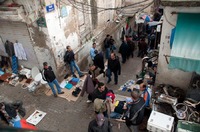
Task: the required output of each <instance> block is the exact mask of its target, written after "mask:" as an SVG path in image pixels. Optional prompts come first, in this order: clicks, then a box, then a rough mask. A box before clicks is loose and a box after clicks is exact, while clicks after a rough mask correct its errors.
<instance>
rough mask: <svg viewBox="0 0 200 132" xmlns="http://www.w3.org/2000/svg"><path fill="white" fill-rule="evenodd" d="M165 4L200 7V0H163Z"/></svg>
mask: <svg viewBox="0 0 200 132" xmlns="http://www.w3.org/2000/svg"><path fill="white" fill-rule="evenodd" d="M161 4H162V5H163V6H172V7H177V6H183V7H199V6H200V0H161Z"/></svg>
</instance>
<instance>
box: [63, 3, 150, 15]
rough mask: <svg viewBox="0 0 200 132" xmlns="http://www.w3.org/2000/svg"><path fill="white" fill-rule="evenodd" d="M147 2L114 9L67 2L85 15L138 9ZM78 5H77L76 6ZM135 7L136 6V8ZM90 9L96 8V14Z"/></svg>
mask: <svg viewBox="0 0 200 132" xmlns="http://www.w3.org/2000/svg"><path fill="white" fill-rule="evenodd" d="M147 1H148V0H144V1H141V2H137V3H134V4H130V5H126V6H122V7H115V8H103V7H98V6H92V5H89V4H85V3H83V2H78V1H75V2H72V0H68V2H69V3H70V4H71V5H72V6H73V7H74V8H75V9H77V10H78V11H81V12H83V13H86V14H97V13H100V12H103V11H107V10H119V9H120V10H121V9H132V8H134V7H138V6H143V5H139V4H143V3H144V2H147ZM61 2H62V3H64V4H65V5H66V2H64V1H61ZM77 3H78V4H77ZM136 5H137V6H136ZM91 8H96V9H97V12H95V13H94V12H91V11H92V9H91Z"/></svg>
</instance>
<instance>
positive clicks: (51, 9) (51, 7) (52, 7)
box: [46, 4, 55, 12]
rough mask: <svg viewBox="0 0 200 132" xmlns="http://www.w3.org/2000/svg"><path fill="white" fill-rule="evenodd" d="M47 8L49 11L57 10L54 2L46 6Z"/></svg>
mask: <svg viewBox="0 0 200 132" xmlns="http://www.w3.org/2000/svg"><path fill="white" fill-rule="evenodd" d="M46 10H47V12H51V11H54V10H55V7H54V4H51V5H48V6H46Z"/></svg>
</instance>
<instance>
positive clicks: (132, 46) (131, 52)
mask: <svg viewBox="0 0 200 132" xmlns="http://www.w3.org/2000/svg"><path fill="white" fill-rule="evenodd" d="M126 41H127V45H128V56H127V57H128V58H129V57H130V56H131V57H132V58H133V57H134V50H135V43H134V42H133V41H132V38H131V37H128V36H127V38H126Z"/></svg>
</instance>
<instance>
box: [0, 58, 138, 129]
mask: <svg viewBox="0 0 200 132" xmlns="http://www.w3.org/2000/svg"><path fill="white" fill-rule="evenodd" d="M135 56H136V55H135ZM121 66H122V72H121V75H120V76H119V83H118V85H114V81H112V82H111V83H110V84H107V87H108V88H110V89H113V90H114V92H115V93H116V94H121V95H127V96H130V95H129V94H130V93H128V92H122V91H119V90H118V89H119V87H120V86H121V85H123V84H124V83H125V82H126V81H127V80H130V79H133V80H135V75H136V74H137V73H138V72H139V71H140V70H141V58H138V57H134V58H130V59H129V60H128V61H127V62H126V63H125V64H121ZM112 80H113V79H112ZM100 81H102V82H105V83H106V82H107V78H104V77H100ZM14 100H22V101H23V103H24V104H23V106H24V107H25V109H26V111H27V113H26V116H25V118H27V117H28V116H30V115H31V114H32V113H33V112H34V111H35V110H36V109H37V110H41V111H44V112H46V113H47V115H46V116H45V117H44V118H43V119H42V121H41V122H40V123H39V124H38V125H36V127H37V128H38V129H39V130H47V131H53V132H87V129H88V124H89V122H90V121H91V120H92V119H93V118H94V112H93V104H87V103H86V101H87V94H85V95H84V97H79V99H78V100H77V101H76V102H69V101H67V100H66V99H63V98H59V97H58V98H55V97H54V96H46V95H45V94H44V93H43V92H42V88H41V91H39V92H38V93H37V94H33V93H30V92H29V91H28V90H27V89H23V88H21V85H18V86H16V87H13V86H10V85H8V84H1V85H0V101H6V102H12V101H14ZM111 122H112V124H113V132H126V131H128V129H127V127H126V125H125V123H122V122H118V121H114V120H111Z"/></svg>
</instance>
